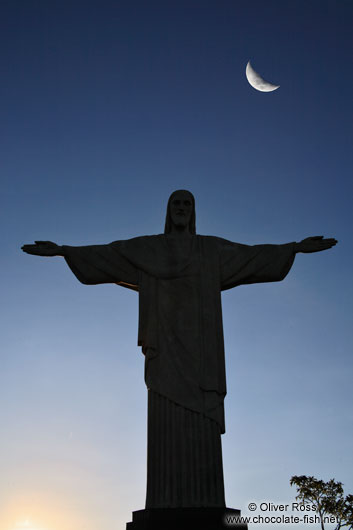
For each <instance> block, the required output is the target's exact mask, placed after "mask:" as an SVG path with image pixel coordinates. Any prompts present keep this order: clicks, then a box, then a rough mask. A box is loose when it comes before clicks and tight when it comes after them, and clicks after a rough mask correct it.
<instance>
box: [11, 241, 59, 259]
mask: <svg viewBox="0 0 353 530" xmlns="http://www.w3.org/2000/svg"><path fill="white" fill-rule="evenodd" d="M21 248H22V250H23V252H26V253H27V254H33V255H34V256H62V255H63V254H62V247H61V246H59V245H57V244H56V243H53V242H52V241H35V245H23V246H22V247H21Z"/></svg>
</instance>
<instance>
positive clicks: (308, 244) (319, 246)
mask: <svg viewBox="0 0 353 530" xmlns="http://www.w3.org/2000/svg"><path fill="white" fill-rule="evenodd" d="M336 243H337V240H336V239H334V238H333V237H332V238H328V239H324V236H311V237H307V238H305V239H303V240H302V241H300V243H296V244H295V246H294V250H295V252H304V253H305V254H307V253H309V252H321V251H322V250H328V249H329V248H332V247H334V246H335V245H336Z"/></svg>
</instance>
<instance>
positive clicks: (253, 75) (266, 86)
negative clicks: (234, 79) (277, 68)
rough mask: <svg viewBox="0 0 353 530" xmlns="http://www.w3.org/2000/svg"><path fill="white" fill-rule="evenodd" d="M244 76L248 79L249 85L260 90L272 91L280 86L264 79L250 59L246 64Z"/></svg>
mask: <svg viewBox="0 0 353 530" xmlns="http://www.w3.org/2000/svg"><path fill="white" fill-rule="evenodd" d="M245 73H246V78H247V80H248V81H249V83H250V85H251V86H252V87H254V88H255V89H256V90H260V92H273V91H274V90H277V88H279V87H280V85H273V84H272V83H269V82H268V81H265V80H264V79H263V78H262V77H261V76H260V75H259V74H258V73H257V72H255V70H254V69H253V67H252V66H251V64H250V61H249V62H248V64H247V65H246V71H245Z"/></svg>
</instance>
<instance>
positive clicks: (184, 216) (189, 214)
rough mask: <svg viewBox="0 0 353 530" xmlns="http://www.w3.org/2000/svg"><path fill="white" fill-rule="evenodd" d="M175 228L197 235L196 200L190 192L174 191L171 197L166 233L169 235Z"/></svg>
mask: <svg viewBox="0 0 353 530" xmlns="http://www.w3.org/2000/svg"><path fill="white" fill-rule="evenodd" d="M173 227H176V228H177V229H181V230H185V229H187V231H188V232H190V234H195V233H196V215H195V199H194V196H193V194H192V193H191V192H190V191H188V190H176V191H173V193H172V194H171V196H170V197H169V200H168V206H167V216H166V220H165V228H164V233H165V234H169V233H170V232H171V231H172V229H173Z"/></svg>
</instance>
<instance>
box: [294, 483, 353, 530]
mask: <svg viewBox="0 0 353 530" xmlns="http://www.w3.org/2000/svg"><path fill="white" fill-rule="evenodd" d="M290 485H291V486H293V485H295V486H296V487H297V491H298V495H297V496H296V499H297V500H299V501H300V502H302V503H303V504H305V503H310V504H314V505H315V506H316V511H317V513H318V514H319V517H320V521H321V529H322V530H325V526H324V523H325V522H326V521H325V518H327V517H328V516H334V517H335V519H336V526H335V529H334V530H339V529H340V528H347V530H352V529H353V495H347V496H346V497H345V496H344V492H343V486H342V482H336V481H335V480H334V479H331V480H329V481H328V482H324V481H323V480H318V479H317V478H315V477H306V476H305V475H301V476H294V477H292V478H291V480H290Z"/></svg>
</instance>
